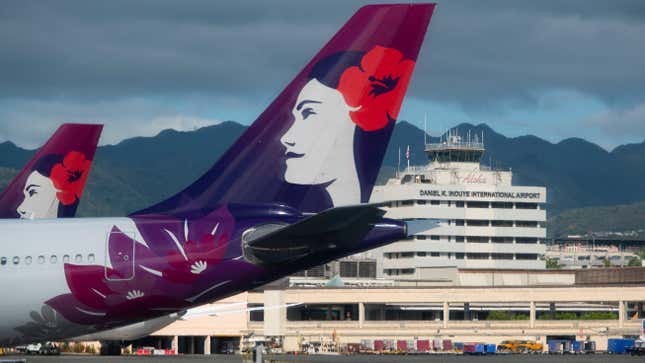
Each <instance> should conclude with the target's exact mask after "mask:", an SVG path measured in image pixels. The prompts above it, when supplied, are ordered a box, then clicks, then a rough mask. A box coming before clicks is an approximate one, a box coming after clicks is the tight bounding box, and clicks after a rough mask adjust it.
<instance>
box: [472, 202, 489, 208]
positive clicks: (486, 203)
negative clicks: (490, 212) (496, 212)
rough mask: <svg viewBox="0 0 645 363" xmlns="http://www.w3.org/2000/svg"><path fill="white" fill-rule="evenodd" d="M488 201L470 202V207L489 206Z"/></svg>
mask: <svg viewBox="0 0 645 363" xmlns="http://www.w3.org/2000/svg"><path fill="white" fill-rule="evenodd" d="M488 205H489V203H488V202H468V208H488Z"/></svg>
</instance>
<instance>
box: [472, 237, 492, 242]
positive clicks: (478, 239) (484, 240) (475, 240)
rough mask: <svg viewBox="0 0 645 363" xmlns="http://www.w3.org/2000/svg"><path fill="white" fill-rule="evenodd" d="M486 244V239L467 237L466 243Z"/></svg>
mask: <svg viewBox="0 0 645 363" xmlns="http://www.w3.org/2000/svg"><path fill="white" fill-rule="evenodd" d="M470 242H472V243H488V237H483V236H468V243H470Z"/></svg>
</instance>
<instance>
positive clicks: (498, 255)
mask: <svg viewBox="0 0 645 363" xmlns="http://www.w3.org/2000/svg"><path fill="white" fill-rule="evenodd" d="M492 256H493V260H512V259H513V254H512V253H493V254H492Z"/></svg>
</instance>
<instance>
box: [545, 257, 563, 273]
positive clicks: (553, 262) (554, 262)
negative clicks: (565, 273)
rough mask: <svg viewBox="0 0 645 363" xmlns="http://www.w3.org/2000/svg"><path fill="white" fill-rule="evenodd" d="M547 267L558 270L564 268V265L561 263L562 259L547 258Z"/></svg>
mask: <svg viewBox="0 0 645 363" xmlns="http://www.w3.org/2000/svg"><path fill="white" fill-rule="evenodd" d="M546 268H548V269H554V270H556V269H560V268H562V265H560V261H559V260H558V259H557V258H547V259H546Z"/></svg>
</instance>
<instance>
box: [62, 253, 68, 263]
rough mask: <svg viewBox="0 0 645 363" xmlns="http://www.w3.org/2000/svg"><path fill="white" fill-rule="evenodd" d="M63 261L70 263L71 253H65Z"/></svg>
mask: <svg viewBox="0 0 645 363" xmlns="http://www.w3.org/2000/svg"><path fill="white" fill-rule="evenodd" d="M63 263H69V255H63Z"/></svg>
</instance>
